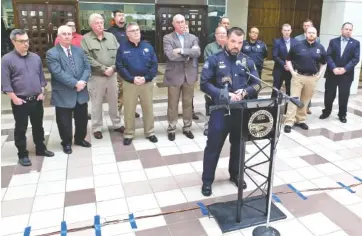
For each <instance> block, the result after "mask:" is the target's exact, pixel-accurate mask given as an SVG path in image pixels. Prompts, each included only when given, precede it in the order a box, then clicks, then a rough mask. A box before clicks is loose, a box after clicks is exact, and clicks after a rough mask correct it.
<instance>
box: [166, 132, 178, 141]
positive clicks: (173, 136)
mask: <svg viewBox="0 0 362 236" xmlns="http://www.w3.org/2000/svg"><path fill="white" fill-rule="evenodd" d="M175 138H176V136H175V133H168V140H170V141H174V140H175Z"/></svg>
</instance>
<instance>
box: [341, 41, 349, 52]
mask: <svg viewBox="0 0 362 236" xmlns="http://www.w3.org/2000/svg"><path fill="white" fill-rule="evenodd" d="M347 43H348V39H347V38H344V37H342V43H341V57H342V56H343V52H344V49H346V46H347Z"/></svg>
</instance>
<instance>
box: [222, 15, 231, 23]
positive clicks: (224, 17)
mask: <svg viewBox="0 0 362 236" xmlns="http://www.w3.org/2000/svg"><path fill="white" fill-rule="evenodd" d="M223 19H228V20H230V19H229V18H228V17H226V16H223V17H221V18H220V20H219V24H221V22H222V20H223Z"/></svg>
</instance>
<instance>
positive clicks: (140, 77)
mask: <svg viewBox="0 0 362 236" xmlns="http://www.w3.org/2000/svg"><path fill="white" fill-rule="evenodd" d="M126 33H127V37H128V40H127V41H126V42H124V43H123V44H122V45H121V46H120V47H119V49H118V52H117V59H116V66H117V72H118V73H119V74H120V75H121V76H122V78H123V79H124V83H123V87H124V92H123V93H124V100H123V105H124V123H125V128H126V129H125V132H124V140H123V144H124V145H130V144H131V143H132V140H133V138H134V135H135V117H134V113H135V110H136V106H137V103H138V98H139V100H140V103H141V107H142V114H143V116H142V118H143V125H144V134H145V136H146V138H147V139H148V140H150V141H151V142H152V143H156V142H157V141H158V140H157V138H156V136H155V132H154V117H153V104H152V99H153V83H152V80H153V79H154V78H155V77H156V74H157V67H158V63H157V57H156V53H155V51H154V50H153V47H152V46H151V45H150V44H149V43H147V42H145V41H141V32H140V27H139V26H138V24H137V23H135V22H131V23H128V24H127V28H126Z"/></svg>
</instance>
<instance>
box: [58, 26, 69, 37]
mask: <svg viewBox="0 0 362 236" xmlns="http://www.w3.org/2000/svg"><path fill="white" fill-rule="evenodd" d="M65 29H70V32H72V29H71V27H69V26H67V25H62V26H59V28H58V35H59V34H61V33H63V32H64V30H65Z"/></svg>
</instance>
